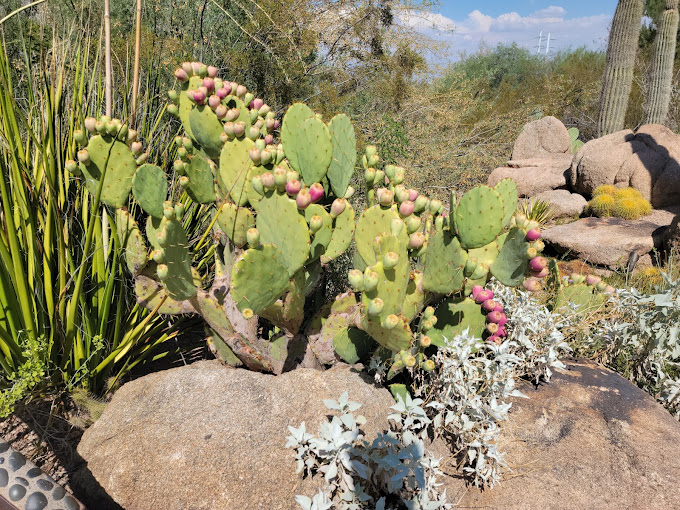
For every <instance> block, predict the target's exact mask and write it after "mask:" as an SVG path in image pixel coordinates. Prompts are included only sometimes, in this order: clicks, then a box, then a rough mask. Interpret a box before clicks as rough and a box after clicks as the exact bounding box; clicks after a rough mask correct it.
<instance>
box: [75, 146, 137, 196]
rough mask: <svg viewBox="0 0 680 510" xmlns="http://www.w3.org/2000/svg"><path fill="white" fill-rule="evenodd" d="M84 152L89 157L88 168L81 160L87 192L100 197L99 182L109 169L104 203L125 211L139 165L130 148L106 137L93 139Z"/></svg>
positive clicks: (104, 187)
mask: <svg viewBox="0 0 680 510" xmlns="http://www.w3.org/2000/svg"><path fill="white" fill-rule="evenodd" d="M84 151H85V152H87V155H88V157H87V158H85V161H86V162H87V164H85V163H83V161H82V159H81V163H80V165H79V169H80V171H81V173H82V175H83V178H84V179H85V186H86V187H87V190H88V191H89V192H90V193H91V194H92V195H95V194H96V193H97V187H98V186H99V181H100V179H101V176H102V174H103V172H104V170H105V169H106V175H105V177H104V183H103V185H102V194H101V201H102V202H104V203H105V204H107V205H110V206H111V207H116V208H119V207H123V205H124V204H125V202H127V199H128V196H129V195H130V190H131V189H132V178H133V176H134V175H135V172H136V171H137V162H136V161H135V157H134V156H133V155H132V152H130V148H129V147H128V146H127V145H126V144H125V143H123V142H120V141H118V140H116V139H115V138H114V137H112V136H110V135H108V134H105V135H95V136H93V137H92V138H90V142H89V143H88V144H87V149H84ZM81 152H83V151H81ZM79 159H80V158H79ZM88 160H89V161H88Z"/></svg>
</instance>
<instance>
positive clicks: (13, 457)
mask: <svg viewBox="0 0 680 510" xmlns="http://www.w3.org/2000/svg"><path fill="white" fill-rule="evenodd" d="M24 464H26V457H24V456H23V455H21V454H20V453H19V452H12V453H10V454H9V467H10V469H11V470H12V471H16V470H17V469H19V468H21V467H23V465H24Z"/></svg>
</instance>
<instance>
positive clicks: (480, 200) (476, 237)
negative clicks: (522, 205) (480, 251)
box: [454, 186, 514, 250]
mask: <svg viewBox="0 0 680 510" xmlns="http://www.w3.org/2000/svg"><path fill="white" fill-rule="evenodd" d="M513 212H514V209H513ZM504 219H505V209H504V206H503V200H502V199H501V196H500V195H499V194H498V192H497V191H496V190H494V189H492V188H489V187H488V186H479V187H477V188H473V189H471V190H470V191H468V192H467V193H465V195H463V197H462V198H461V199H460V202H459V203H458V207H456V213H455V215H454V221H455V225H456V232H457V234H458V238H459V239H460V245H461V246H462V247H463V249H466V250H467V249H469V248H480V247H482V246H484V245H485V244H489V243H490V242H491V241H493V240H494V239H496V237H498V235H499V234H500V233H501V230H503V220H504Z"/></svg>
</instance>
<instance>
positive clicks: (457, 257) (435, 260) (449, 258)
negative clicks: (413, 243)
mask: <svg viewBox="0 0 680 510" xmlns="http://www.w3.org/2000/svg"><path fill="white" fill-rule="evenodd" d="M467 259H468V254H467V253H466V252H465V250H463V249H462V248H461V246H460V242H459V241H458V238H457V237H456V236H454V235H453V234H451V232H450V231H448V230H440V231H438V232H436V233H435V234H434V235H433V236H432V237H430V240H429V244H428V246H427V252H426V256H425V268H424V270H423V288H424V289H425V290H427V291H429V292H435V293H437V294H450V293H451V292H458V291H459V290H460V289H461V288H462V287H463V282H464V281H465V275H464V272H463V269H464V267H465V263H466V262H467Z"/></svg>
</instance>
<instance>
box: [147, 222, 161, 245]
mask: <svg viewBox="0 0 680 510" xmlns="http://www.w3.org/2000/svg"><path fill="white" fill-rule="evenodd" d="M161 220H162V218H161V219H158V218H154V217H153V216H149V217H148V218H147V219H146V238H147V239H148V240H149V243H150V244H151V247H152V248H153V249H154V250H160V249H161V245H160V244H158V229H160V228H161Z"/></svg>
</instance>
